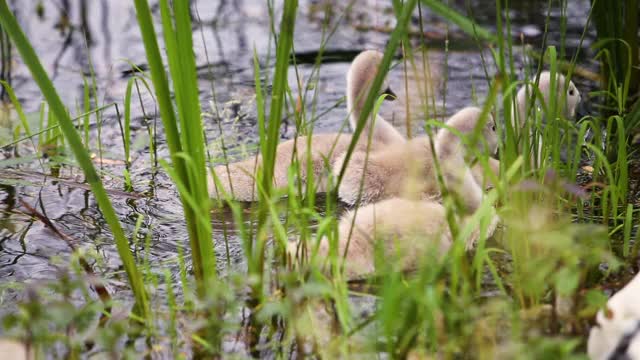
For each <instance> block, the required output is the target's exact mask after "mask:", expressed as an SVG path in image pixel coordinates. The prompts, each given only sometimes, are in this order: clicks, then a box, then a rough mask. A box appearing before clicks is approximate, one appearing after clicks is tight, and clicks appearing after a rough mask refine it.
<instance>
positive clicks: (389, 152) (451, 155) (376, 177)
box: [335, 107, 499, 211]
mask: <svg viewBox="0 0 640 360" xmlns="http://www.w3.org/2000/svg"><path fill="white" fill-rule="evenodd" d="M481 114H482V110H481V109H479V108H477V107H468V108H464V109H462V110H460V111H459V112H457V113H456V114H455V115H453V116H452V117H451V118H450V119H449V120H448V121H447V122H446V125H447V126H449V127H451V128H453V129H455V130H457V131H459V132H460V133H463V134H470V133H471V132H472V131H473V130H474V128H475V125H476V124H477V123H478V121H479V120H480V116H481ZM480 131H481V133H480V134H479V136H478V140H480V142H481V143H480V145H483V144H482V142H486V145H487V146H488V148H487V149H488V150H489V155H493V154H495V152H496V150H497V147H498V137H497V134H496V128H495V122H494V120H493V117H492V116H491V115H489V114H487V119H486V122H485V124H484V126H483V127H482V129H480ZM455 138H456V135H455V134H454V133H452V132H451V131H446V129H441V130H440V131H438V133H437V134H436V136H435V138H434V144H433V147H434V148H435V150H436V153H437V154H438V159H439V164H440V166H441V168H442V172H443V174H444V175H445V178H444V180H445V182H446V183H460V184H456V185H455V186H456V187H457V188H458V190H459V193H460V195H461V196H462V197H465V198H468V199H469V201H468V204H469V209H468V210H469V211H474V210H475V209H476V208H477V207H478V205H479V204H480V199H481V197H482V193H483V188H482V187H478V186H477V185H473V184H482V183H483V180H482V179H480V177H482V175H483V172H482V169H481V168H480V167H479V165H476V168H475V169H474V170H473V171H472V170H471V169H470V167H469V166H467V163H468V161H469V160H471V159H473V157H474V155H475V153H474V152H472V151H466V149H465V146H464V144H463V143H461V142H460V141H458V140H456V139H455ZM343 162H344V156H342V157H340V158H338V160H337V161H336V165H335V166H336V168H340V167H341V166H342V163H343ZM489 166H490V167H491V170H492V171H493V172H494V173H497V172H498V167H499V162H498V161H497V160H495V159H492V158H490V161H489ZM474 173H475V174H474ZM436 175H437V174H436V168H435V163H434V156H433V153H432V146H431V141H430V139H429V137H428V136H426V135H424V136H421V137H417V138H414V139H411V140H409V141H407V142H406V143H404V144H399V145H393V146H386V147H384V148H381V149H377V150H376V151H373V152H370V153H369V154H367V153H366V152H363V151H361V152H356V153H354V154H353V156H352V157H351V159H350V161H349V164H348V166H347V170H346V172H345V175H344V178H343V179H342V183H341V184H340V187H339V190H338V192H339V196H340V200H342V201H344V202H346V203H347V204H357V203H358V204H368V203H373V202H376V201H379V200H383V199H388V198H391V197H396V196H398V197H403V198H408V199H436V198H438V197H439V196H440V189H439V186H438V181H437V177H436Z"/></svg>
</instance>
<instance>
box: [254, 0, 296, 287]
mask: <svg viewBox="0 0 640 360" xmlns="http://www.w3.org/2000/svg"><path fill="white" fill-rule="evenodd" d="M297 7H298V1H297V0H287V1H285V4H284V11H283V13H282V21H281V23H280V37H279V38H278V44H277V48H276V65H275V74H274V78H273V90H272V93H271V107H270V112H269V124H268V127H267V124H266V119H265V118H264V116H262V117H260V118H259V119H258V121H259V126H260V139H261V141H260V147H261V149H260V151H261V153H262V158H263V159H264V161H263V162H262V166H263V168H262V169H261V171H259V173H258V181H259V183H260V184H261V187H260V191H259V194H258V195H259V196H258V198H259V199H260V208H259V209H258V233H257V236H256V244H255V245H256V246H255V248H253V249H252V252H253V253H252V254H249V256H250V259H249V274H250V275H256V276H257V277H258V281H257V282H256V284H255V286H253V294H252V297H253V299H254V300H258V299H260V298H261V293H262V272H263V266H264V245H265V244H266V235H267V233H266V232H265V230H266V229H265V223H266V221H267V219H268V215H269V207H268V206H267V205H268V202H269V201H270V199H271V190H272V184H273V174H274V167H275V156H276V148H277V146H278V142H279V141H280V137H279V136H278V131H279V129H280V124H281V122H282V109H283V107H284V100H285V91H286V89H287V84H288V80H287V72H288V70H289V52H290V51H291V48H292V46H293V31H294V26H295V16H296V8H297ZM263 114H264V113H263Z"/></svg>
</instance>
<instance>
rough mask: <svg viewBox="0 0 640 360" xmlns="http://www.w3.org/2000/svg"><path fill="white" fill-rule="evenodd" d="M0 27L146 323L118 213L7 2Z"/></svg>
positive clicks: (1, 5)
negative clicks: (76, 171) (103, 227)
mask: <svg viewBox="0 0 640 360" xmlns="http://www.w3.org/2000/svg"><path fill="white" fill-rule="evenodd" d="M0 25H2V27H3V28H4V30H5V31H6V32H7V33H8V34H9V36H10V37H11V39H12V40H13V43H14V44H15V46H16V48H17V49H18V51H19V52H20V55H21V56H22V60H23V61H24V63H25V65H27V67H28V68H29V71H31V75H32V76H33V79H34V80H35V81H36V83H37V84H38V87H40V90H41V91H42V94H43V96H44V97H45V99H46V100H47V103H48V104H49V108H50V110H51V111H52V112H53V113H54V114H55V116H56V117H57V119H58V123H59V125H60V129H61V130H62V133H63V134H64V137H65V138H66V139H67V142H68V143H69V147H70V148H71V150H72V151H73V154H74V155H75V157H76V160H77V161H78V164H79V165H80V167H81V168H82V170H83V171H84V174H85V177H86V179H87V182H88V183H89V185H91V190H92V191H93V195H94V196H95V198H96V201H97V202H98V206H99V207H100V210H101V211H102V214H103V216H104V218H105V220H106V221H107V223H108V224H109V227H110V228H111V232H112V233H113V237H114V239H115V241H116V246H117V248H118V253H119V255H120V259H121V260H122V265H123V266H124V269H125V271H126V273H127V276H128V278H129V283H130V285H131V289H132V291H133V294H134V296H135V299H136V310H135V311H136V312H139V313H138V314H137V315H138V316H139V317H141V318H143V319H145V320H148V319H150V318H151V317H150V315H151V314H150V311H149V302H148V299H147V293H146V291H145V289H144V284H143V282H142V276H141V275H140V272H139V271H138V268H137V267H136V264H135V261H134V258H133V255H132V254H131V250H130V249H129V242H128V240H127V238H126V236H125V234H124V231H123V230H122V227H121V226H120V222H119V220H118V217H117V215H116V212H115V211H114V209H113V206H112V205H111V201H110V200H109V197H108V196H107V193H106V191H105V189H104V186H103V185H102V181H101V179H100V177H99V176H98V173H97V172H96V169H95V168H94V166H93V163H92V162H91V158H90V157H89V153H88V152H87V151H86V149H85V148H84V146H83V144H82V140H81V139H80V135H78V133H77V131H76V129H75V127H74V125H73V121H72V120H71V117H70V116H69V114H68V113H67V110H66V108H65V106H64V104H63V103H62V100H61V99H60V96H59V95H58V93H57V92H56V90H55V88H54V86H53V83H52V82H51V80H50V79H49V77H48V76H47V73H46V72H45V70H44V68H43V67H42V64H41V63H40V60H39V58H38V55H37V54H36V52H35V51H34V49H33V47H32V46H31V44H30V43H29V40H27V37H26V36H25V34H24V32H22V29H21V28H20V25H19V24H18V21H17V20H16V18H15V17H14V16H13V13H12V12H11V10H9V6H8V5H7V2H6V0H0Z"/></svg>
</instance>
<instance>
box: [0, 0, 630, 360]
mask: <svg viewBox="0 0 640 360" xmlns="http://www.w3.org/2000/svg"><path fill="white" fill-rule="evenodd" d="M88 3H90V2H87V3H85V2H84V1H79V3H78V6H77V7H78V9H79V14H80V16H79V17H78V19H79V20H78V21H76V17H75V15H73V14H74V13H73V12H71V11H70V10H69V4H68V2H66V5H64V6H62V8H59V9H56V8H55V7H51V6H48V5H47V4H45V3H43V2H39V1H33V2H29V3H28V5H27V3H25V4H23V3H21V2H15V3H14V4H12V5H13V6H11V7H10V6H9V4H8V3H7V0H0V28H1V30H2V31H1V33H0V49H1V50H2V54H1V55H2V56H1V57H0V60H1V61H2V63H1V67H0V78H2V82H1V83H0V84H1V85H2V95H1V96H2V100H3V103H2V109H1V113H0V124H1V127H0V147H1V149H2V155H0V156H1V157H0V204H1V207H0V245H1V246H0V274H2V281H1V282H0V295H1V296H0V304H1V306H0V315H1V316H2V327H1V329H2V330H1V331H0V333H1V334H2V337H3V338H4V339H7V340H3V341H5V342H8V339H12V340H15V341H16V342H17V343H19V344H24V345H26V346H27V347H28V349H29V351H30V352H31V354H34V355H35V356H36V357H37V358H87V357H90V356H94V355H96V354H103V355H106V356H107V357H113V358H121V357H131V358H138V357H175V358H191V357H201V358H211V357H216V358H232V357H238V358H245V357H267V358H301V357H317V358H336V357H343V358H350V357H355V356H364V357H371V356H376V355H378V356H383V357H384V356H387V357H391V358H414V359H416V358H483V359H485V358H486V359H491V358H532V359H538V358H585V357H586V355H585V351H586V345H585V344H586V336H587V334H588V330H589V328H590V326H591V324H593V319H594V315H595V313H596V312H597V311H598V310H599V309H601V308H602V307H603V305H604V304H605V303H606V300H607V296H608V295H610V294H611V293H612V292H613V291H616V290H617V289H619V288H620V287H622V286H623V285H624V284H625V283H626V282H627V281H628V280H629V279H630V278H631V277H632V276H633V275H634V274H636V273H637V272H638V270H639V267H640V262H639V259H640V257H639V256H640V242H639V241H638V237H639V235H638V225H639V224H640V216H638V212H639V207H638V206H640V203H639V202H638V201H639V200H638V199H639V195H640V192H639V188H638V186H639V182H638V181H637V179H638V176H639V175H640V158H639V157H638V155H637V142H638V141H637V139H638V134H640V102H639V101H638V95H639V91H640V89H639V88H638V84H640V81H638V80H639V78H640V70H638V69H639V68H638V65H639V63H640V58H639V55H638V46H639V38H638V16H639V12H638V2H637V0H624V1H614V2H605V1H598V0H591V1H590V2H589V1H586V0H584V1H576V2H571V1H553V0H548V1H530V2H529V1H515V0H513V1H508V0H496V1H488V0H482V1H451V4H449V5H445V4H444V3H443V2H441V1H437V0H421V1H418V0H404V1H400V0H394V1H392V2H366V1H358V0H355V1H348V2H342V1H333V2H332V1H301V2H300V3H298V1H295V0H284V1H275V2H274V1H267V2H266V3H264V4H262V2H255V4H254V2H249V3H250V4H248V5H247V4H245V2H242V1H239V2H228V1H224V0H223V1H220V2H219V3H216V4H215V6H214V5H211V4H205V5H203V4H200V3H199V2H198V1H189V2H187V1H173V2H170V1H168V0H159V1H157V2H155V1H153V2H152V3H151V4H150V3H149V2H148V1H147V0H135V1H134V2H133V3H134V5H135V6H134V7H131V9H130V10H131V12H130V13H129V15H131V18H129V19H128V20H127V21H128V22H129V23H130V24H129V25H128V26H129V27H131V28H135V30H133V34H134V35H131V34H129V33H127V32H124V33H123V34H121V36H122V37H124V38H125V40H123V42H122V43H120V45H123V44H124V46H123V48H125V49H131V50H130V51H131V52H132V53H135V52H136V51H137V52H139V54H134V55H132V58H129V57H127V56H124V58H121V59H118V60H117V61H119V64H118V65H117V71H116V72H117V74H118V75H117V76H116V78H117V79H116V80H113V79H106V80H105V78H104V77H105V73H106V72H108V71H105V70H104V69H105V68H107V66H105V65H104V64H105V62H104V61H105V60H104V59H102V58H100V56H103V55H102V54H97V53H96V52H95V51H92V50H91V49H92V47H93V46H95V44H98V43H99V42H100V41H101V40H104V41H106V40H105V36H107V35H106V33H105V34H102V35H101V34H99V33H96V32H95V28H94V30H93V32H92V30H91V26H90V25H89V24H90V23H87V21H89V20H87V19H89V18H91V16H89V15H87V12H90V11H92V10H91V9H88V8H87V4H88ZM65 6H66V7H65ZM102 7H103V8H102V10H95V9H94V10H93V11H94V12H95V11H98V13H101V12H100V11H104V9H107V8H109V5H104V4H103V5H102ZM603 7H607V9H606V10H605V9H603ZM480 9H481V10H480ZM76 10H77V9H76ZM112 10H113V9H112ZM74 11H75V10H74ZM102 14H103V15H104V16H105V18H106V19H111V18H109V17H108V16H107V15H106V14H104V13H102ZM527 14H530V15H527ZM93 15H94V16H95V13H93ZM117 15H118V14H115V15H113V14H112V16H114V17H115V16H117ZM518 16H520V17H518ZM527 16H530V17H531V18H527ZM123 17H126V16H124V15H123ZM522 17H525V18H524V19H523V18H522ZM52 18H56V24H55V26H56V28H57V29H59V31H60V34H64V36H61V38H64V39H72V40H69V42H67V40H64V41H63V44H68V43H71V44H75V45H69V46H75V49H74V50H73V52H74V59H75V60H74V61H78V63H80V64H82V69H81V70H80V71H68V70H65V68H64V66H63V67H60V66H59V62H60V61H62V62H64V61H65V55H64V51H63V52H62V53H61V54H62V55H61V56H57V57H55V59H54V60H51V59H47V58H46V57H45V56H43V55H41V54H40V53H39V52H40V51H42V49H44V48H45V47H43V42H44V43H45V44H46V41H43V39H42V38H39V37H38V36H39V35H40V33H39V32H37V31H36V30H33V28H36V27H37V26H35V25H34V24H38V21H42V22H45V21H48V22H49V23H50V22H51V19H52ZM534 18H535V19H534ZM538 18H542V20H540V19H538ZM18 19H20V21H18ZM29 19H31V20H29ZM33 19H39V20H33ZM46 19H48V20H46ZM229 19H231V20H229ZM529 20H531V21H532V23H529ZM33 21H36V22H33ZM109 21H110V20H109ZM29 24H31V26H27V25H29ZM132 24H133V25H132ZM256 24H257V25H256ZM237 27H240V28H242V27H244V28H245V29H238V28H237ZM229 28H233V29H232V30H231V31H230V32H225V31H227V30H228V29H229ZM46 31H51V29H48V28H47V30H46ZM234 32H237V33H238V34H243V35H239V38H237V39H235V38H233V36H230V33H231V34H233V33H234ZM78 34H81V36H80V40H77V39H76V40H73V39H74V37H77V36H78ZM212 34H213V35H212ZM221 34H222V35H221ZM246 34H254V35H255V36H256V38H255V39H251V38H246V37H245V35H246ZM258 34H259V35H258ZM345 34H346V35H345ZM112 35H113V34H112ZM118 35H120V34H118ZM258 36H259V38H258ZM129 38H132V40H130V39H129ZM336 38H338V39H340V38H346V40H344V39H343V40H336ZM371 39H373V40H371ZM134 42H135V43H134ZM226 42H229V43H231V42H237V43H239V45H238V48H240V49H241V50H237V49H236V50H234V51H231V52H230V54H227V55H226V56H225V54H224V49H225V47H224V46H223V44H225V43H226ZM78 43H79V44H80V45H79V46H78V45H77V44H78ZM214 44H215V45H214ZM226 46H231V45H229V44H226ZM34 48H35V50H34ZM366 48H378V49H379V50H381V51H384V57H383V59H382V65H381V67H380V71H378V73H377V75H376V77H375V80H374V81H373V83H372V85H371V89H372V90H371V92H370V93H369V95H368V96H367V98H366V101H365V102H364V110H363V111H362V113H361V114H360V117H359V119H358V123H357V126H356V128H355V129H352V130H353V135H354V136H353V139H352V140H351V143H350V144H349V148H348V150H347V152H346V158H347V159H349V157H350V156H351V155H352V153H353V151H354V149H355V146H356V142H357V140H358V138H359V137H365V136H367V134H366V132H365V131H364V129H365V123H366V122H367V119H368V118H370V115H371V114H372V113H373V114H376V113H377V112H378V110H380V112H381V113H382V114H383V115H384V116H385V117H387V118H391V117H393V118H394V119H393V120H394V121H393V122H394V125H395V126H397V127H398V128H400V129H402V132H403V133H404V134H406V135H407V136H408V137H412V136H418V135H419V134H424V133H426V134H428V135H431V134H432V132H434V131H436V129H437V128H440V127H443V125H442V121H443V120H445V119H446V118H448V117H449V116H450V115H451V114H452V113H454V112H456V111H457V110H459V109H461V108H462V107H464V106H468V105H476V106H478V107H480V108H482V109H483V114H484V115H485V116H486V115H487V114H489V113H491V114H494V116H495V118H496V123H497V126H496V131H497V133H498V136H499V138H500V139H501V141H500V142H499V148H498V154H499V160H500V170H499V172H498V173H496V174H494V173H493V172H491V171H490V165H489V159H488V158H489V156H488V155H487V154H481V153H479V154H476V156H477V157H478V159H477V163H478V164H480V166H481V167H482V168H483V169H484V173H485V176H486V177H487V178H488V179H489V181H490V182H491V184H493V186H492V189H491V190H489V191H488V192H487V194H486V195H485V197H484V198H483V203H482V205H481V206H480V207H479V209H478V210H477V211H476V212H475V213H473V214H470V217H471V221H469V222H467V226H460V225H461V224H458V223H457V222H456V221H455V219H456V217H455V216H453V214H460V213H462V212H464V211H465V209H464V208H462V207H461V206H460V205H459V201H458V200H459V199H457V198H456V194H450V193H448V192H447V191H444V195H443V198H442V203H443V204H444V205H445V207H446V209H447V214H449V215H451V216H448V219H449V225H450V228H451V232H452V236H453V238H454V242H453V246H452V247H451V249H450V250H449V251H448V252H447V253H446V255H445V256H442V257H436V256H430V255H432V254H424V256H423V257H422V261H421V262H420V264H419V266H417V268H415V269H412V270H411V271H404V270H406V269H404V268H403V267H402V266H401V264H399V263H398V261H396V260H397V259H396V258H395V257H393V256H384V255H382V254H379V255H381V256H379V257H378V258H377V259H376V262H375V263H376V271H375V273H374V274H372V275H371V276H370V277H368V278H366V279H358V280H353V279H348V278H347V277H346V276H345V274H344V272H343V269H342V257H343V255H344V254H340V253H339V252H338V251H335V249H334V251H330V252H329V255H328V256H322V255H319V254H318V242H319V239H323V238H324V239H325V241H328V242H329V243H330V244H336V242H337V239H336V237H337V236H338V222H339V220H340V218H341V217H342V216H343V215H344V213H345V211H346V209H345V208H346V206H345V205H344V204H342V203H340V201H339V200H338V197H337V189H338V186H339V185H340V182H341V181H342V180H343V175H344V172H345V168H346V167H347V166H348V161H346V162H345V164H344V165H343V167H342V168H340V169H334V172H333V173H332V176H330V177H329V178H330V181H329V183H328V184H326V185H327V187H328V189H327V191H326V195H318V194H316V192H315V190H314V186H313V185H314V184H315V183H317V182H318V181H319V180H320V179H314V178H313V176H311V178H308V179H307V180H306V186H300V183H299V182H296V181H294V180H293V179H299V178H300V177H301V172H302V171H303V169H302V167H303V166H306V165H305V164H304V163H303V162H298V161H297V160H296V159H292V162H291V166H290V167H289V170H288V171H289V173H288V175H289V178H290V179H291V181H290V182H289V186H288V187H285V188H278V187H275V186H273V176H274V167H275V166H276V159H277V158H276V150H277V146H278V144H279V143H281V142H282V141H283V139H284V138H294V139H297V138H299V137H300V138H301V136H303V135H304V136H312V135H313V134H317V133H322V132H327V129H328V130H329V131H336V132H337V131H342V132H349V130H348V120H347V119H348V116H349V114H347V112H346V110H345V105H344V97H343V94H344V91H343V84H344V76H345V75H346V70H347V66H348V63H349V62H350V61H351V60H352V59H353V57H354V56H355V55H357V54H358V53H359V52H360V51H361V50H364V49H366ZM65 51H66V50H65ZM49 55H50V54H49ZM241 55H243V56H241ZM67 61H68V60H67ZM52 63H53V65H51V64H52ZM43 64H45V66H43ZM52 68H53V69H54V70H53V71H52V70H51V69H52ZM543 69H544V70H548V71H550V73H551V79H554V80H552V82H554V81H556V80H555V79H558V78H559V76H560V74H564V75H565V76H566V77H567V79H572V80H573V81H574V82H575V83H576V85H577V86H578V88H579V90H580V92H581V94H582V99H583V103H584V105H586V111H585V112H582V113H580V114H578V116H576V119H570V118H566V116H565V114H564V113H563V110H564V109H563V102H564V101H565V100H566V99H563V98H557V97H555V96H552V97H550V98H549V101H548V102H545V101H544V98H543V96H542V94H540V93H539V92H535V91H533V93H532V94H531V98H532V99H537V102H534V101H531V102H530V103H529V106H528V108H527V119H530V120H531V121H529V122H527V125H526V127H525V128H524V129H522V130H521V131H523V132H524V133H534V134H535V137H534V138H533V139H534V140H532V141H531V143H527V141H528V140H524V141H525V144H524V146H523V144H522V143H520V142H519V140H518V139H519V135H521V134H518V132H519V130H518V129H515V128H514V126H513V123H512V121H511V119H512V116H515V114H514V104H516V93H517V91H518V89H519V88H520V87H521V86H522V85H524V84H536V83H537V82H538V81H539V78H538V77H539V73H540V72H541V71H542V70H543ZM111 71H113V70H111ZM61 74H62V75H61ZM58 76H61V77H62V80H64V81H69V79H70V78H73V79H74V80H73V81H74V82H73V83H74V84H75V85H78V84H79V86H77V88H73V86H75V85H72V86H69V85H66V87H65V85H64V84H61V80H60V78H58ZM387 76H388V78H389V79H390V83H391V85H392V86H393V87H394V88H395V89H396V93H397V94H398V98H399V100H400V101H399V103H400V105H394V106H395V107H394V108H393V112H391V111H390V110H389V108H388V106H389V105H386V104H383V103H382V102H381V99H380V98H379V97H378V94H380V93H381V91H382V90H384V89H383V88H382V87H383V83H384V80H385V78H386V77H387ZM114 83H115V84H114ZM567 83H568V82H567ZM72 88H73V91H71V89H72ZM78 88H79V89H81V90H80V91H79V92H78V91H77V89H78ZM534 103H535V105H534ZM385 107H387V108H385ZM391 114H393V115H391ZM396 116H397V117H398V118H395V117H396ZM544 119H546V121H544ZM476 130H479V129H476ZM475 135H476V136H477V135H478V134H477V133H476V134H475ZM525 138H526V137H525ZM301 139H302V138H301ZM307 139H308V138H307ZM538 140H539V141H538ZM538 144H539V145H538ZM307 145H308V146H311V143H308V144H307ZM256 153H259V154H260V155H261V157H262V166H261V167H260V168H259V170H258V171H257V174H256V178H255V181H256V184H257V191H258V201H256V202H254V203H240V202H236V201H234V200H233V193H227V194H224V196H222V198H223V199H219V200H212V199H210V196H209V195H210V194H209V189H208V185H207V181H208V180H207V179H208V178H209V177H213V179H214V181H215V182H216V183H217V184H218V185H220V180H221V179H220V178H219V177H220V176H224V175H226V174H220V173H216V172H214V171H213V168H214V166H216V165H220V164H227V163H233V162H234V161H236V160H240V159H244V158H247V157H249V156H250V155H253V154H256ZM532 158H534V159H537V163H538V164H537V165H538V166H534V165H536V164H535V163H536V161H531V160H530V159H532ZM306 173H307V174H310V173H311V171H308V172H306ZM494 214H497V215H498V216H499V217H500V219H501V222H500V223H501V224H500V226H499V228H498V231H497V232H496V233H495V235H494V236H492V237H490V238H487V236H486V234H484V235H485V236H481V237H480V239H479V241H478V242H477V244H476V246H475V248H474V249H473V250H472V251H470V252H466V251H465V248H464V239H465V236H466V234H468V232H470V231H471V229H472V227H473V226H481V227H482V228H483V229H484V228H486V226H487V225H488V223H489V221H490V219H491V218H492V217H493V215H494ZM483 232H484V231H483ZM291 244H295V247H296V248H297V249H298V250H300V251H296V252H293V253H292V252H291V251H290V250H289V251H288V250H287V249H290V248H291ZM3 344H4V342H3V343H2V344H0V347H2V346H4V345H3Z"/></svg>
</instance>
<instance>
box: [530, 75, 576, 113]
mask: <svg viewBox="0 0 640 360" xmlns="http://www.w3.org/2000/svg"><path fill="white" fill-rule="evenodd" d="M538 89H540V93H541V94H542V96H543V98H544V102H545V103H546V104H547V105H548V104H549V99H550V96H549V95H550V94H551V93H552V92H553V91H552V89H551V73H550V72H549V71H543V72H542V73H540V80H539V82H538ZM527 93H528V95H529V98H534V97H535V94H533V91H532V90H531V88H530V87H528V86H523V87H522V88H521V89H520V91H518V95H517V102H518V107H519V110H518V113H519V116H520V123H521V124H524V118H525V111H527V110H528V109H527V108H526V106H527V105H526V103H527V101H526V100H527V99H526V98H527ZM554 95H555V96H556V98H557V99H558V107H559V109H560V110H561V111H562V114H563V115H564V117H565V118H567V119H573V118H574V117H575V115H576V109H577V107H578V104H579V103H580V101H581V100H582V98H581V96H580V91H578V88H576V85H575V84H574V83H573V81H569V85H567V84H566V79H565V77H564V76H563V75H562V74H556V91H555V92H554ZM563 99H565V103H564V104H562V103H561V101H562V100H563Z"/></svg>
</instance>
